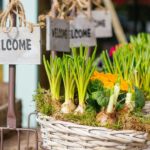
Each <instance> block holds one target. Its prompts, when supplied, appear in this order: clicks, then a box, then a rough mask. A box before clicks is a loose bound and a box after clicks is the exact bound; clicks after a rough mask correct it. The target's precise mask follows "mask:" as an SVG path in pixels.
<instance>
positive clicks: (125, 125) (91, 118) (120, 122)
mask: <svg viewBox="0 0 150 150" xmlns="http://www.w3.org/2000/svg"><path fill="white" fill-rule="evenodd" d="M34 100H35V101H36V107H37V110H38V111H39V112H41V113H43V114H45V115H48V116H52V117H54V118H56V119H58V120H62V121H67V122H72V123H77V124H81V125H87V126H93V127H100V123H99V122H97V121H96V115H97V112H96V110H95V107H94V106H92V105H90V106H88V107H87V108H86V110H85V113H84V114H82V115H75V114H73V113H72V114H62V113H60V108H61V104H62V103H63V101H58V100H52V99H51V94H50V92H49V90H44V89H42V88H39V89H38V90H37V91H36V95H34ZM105 127H106V128H110V129H114V130H122V129H129V130H130V129H131V130H137V131H146V132H149V133H150V115H149V116H144V115H143V113H141V112H140V111H139V112H136V113H135V112H134V113H125V112H124V113H122V115H121V114H119V115H118V118H117V121H116V122H115V123H113V124H111V125H106V126H105Z"/></svg>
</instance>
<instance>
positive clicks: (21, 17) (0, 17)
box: [0, 0, 35, 32]
mask: <svg viewBox="0 0 150 150" xmlns="http://www.w3.org/2000/svg"><path fill="white" fill-rule="evenodd" d="M12 13H14V14H15V15H16V19H17V18H18V21H19V26H20V27H22V26H24V27H28V28H29V29H30V31H31V32H32V31H33V27H34V26H35V25H34V24H33V23H30V22H28V21H27V20H26V16H25V10H24V7H23V4H22V3H21V2H20V0H12V1H11V2H10V3H9V4H8V6H7V8H6V10H4V11H3V12H2V13H1V14H0V26H1V27H2V30H3V32H10V31H11V30H12V28H13V21H14V20H13V14H12ZM7 22H9V26H8V28H6V27H7Z"/></svg>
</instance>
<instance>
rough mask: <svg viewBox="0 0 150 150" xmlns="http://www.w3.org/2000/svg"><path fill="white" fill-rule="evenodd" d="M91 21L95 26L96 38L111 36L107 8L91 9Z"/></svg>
mask: <svg viewBox="0 0 150 150" xmlns="http://www.w3.org/2000/svg"><path fill="white" fill-rule="evenodd" d="M92 23H93V25H94V27H95V36H96V37H98V38H105V37H112V19H111V13H110V12H109V11H107V10H94V11H92Z"/></svg>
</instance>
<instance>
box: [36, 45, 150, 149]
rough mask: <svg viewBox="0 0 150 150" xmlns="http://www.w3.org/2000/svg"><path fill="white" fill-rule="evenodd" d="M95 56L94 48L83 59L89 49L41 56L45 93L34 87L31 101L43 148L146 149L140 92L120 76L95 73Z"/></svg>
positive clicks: (145, 123) (75, 49)
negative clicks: (61, 55) (33, 100)
mask: <svg viewBox="0 0 150 150" xmlns="http://www.w3.org/2000/svg"><path fill="white" fill-rule="evenodd" d="M95 55H96V48H95V49H94V50H93V53H92V55H91V56H88V48H85V47H83V46H81V47H80V48H79V49H77V48H73V49H72V55H67V54H64V55H63V57H62V58H60V57H55V58H52V57H50V60H47V59H46V58H45V57H44V59H43V61H44V66H45V70H46V73H47V77H48V81H49V85H50V88H49V90H45V89H43V88H42V87H39V89H38V90H37V93H36V95H35V97H34V98H35V101H36V105H37V108H38V116H37V121H38V123H39V124H40V127H41V137H42V147H43V148H44V149H48V150H51V149H58V150H62V149H64V150H65V149H68V150H74V149H75V150H81V149H82V150H91V149H92V150H96V149H105V150H110V149H116V150H117V149H118V150H122V149H129V148H130V149H143V148H145V147H147V146H148V144H147V143H146V142H147V135H148V134H147V132H148V131H150V128H149V127H148V123H150V121H148V120H146V119H145V118H144V117H143V116H140V118H139V116H138V115H139V112H141V109H142V107H143V105H144V97H143V93H142V91H141V90H140V89H139V88H137V87H134V85H133V84H131V82H129V81H127V80H125V79H124V78H123V77H122V76H120V74H117V73H104V72H98V71H96V66H95V65H94V64H95V62H94V60H95ZM62 84H63V85H62ZM62 88H64V89H63V91H64V93H62V95H60V90H61V89H62ZM58 106H59V107H58ZM146 131H147V132H146Z"/></svg>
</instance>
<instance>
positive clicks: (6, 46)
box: [0, 27, 41, 64]
mask: <svg viewBox="0 0 150 150" xmlns="http://www.w3.org/2000/svg"><path fill="white" fill-rule="evenodd" d="M40 38H41V33H40V28H39V27H34V28H33V32H30V30H29V28H26V27H13V28H12V30H11V31H10V32H6V33H5V32H3V30H2V28H0V64H40V63H41V44H40V43H41V40H40Z"/></svg>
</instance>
